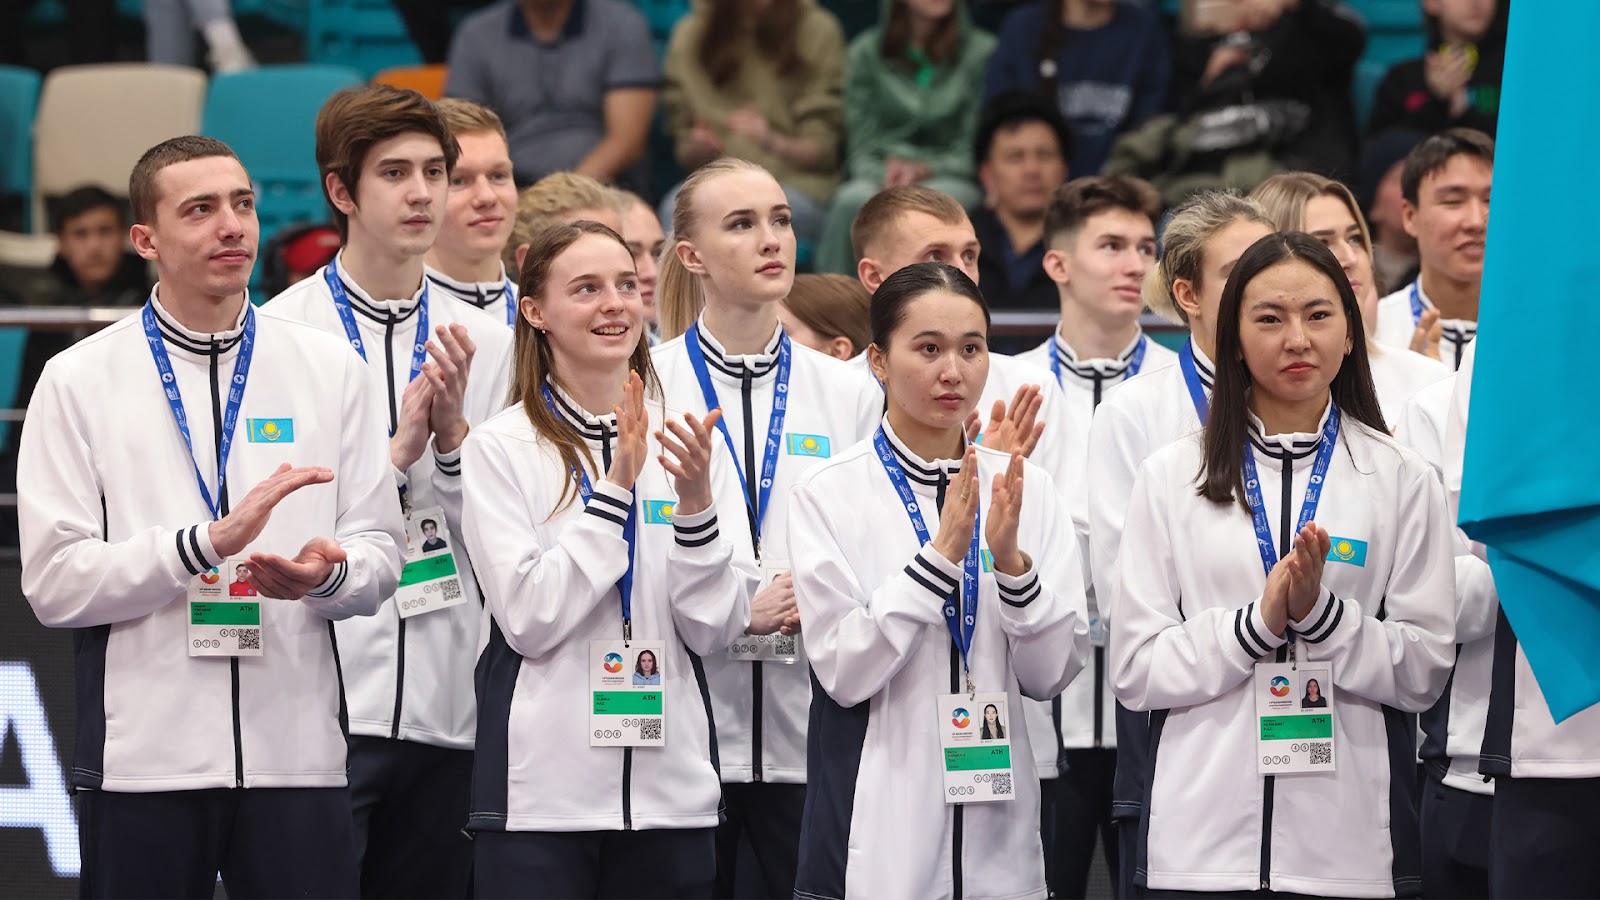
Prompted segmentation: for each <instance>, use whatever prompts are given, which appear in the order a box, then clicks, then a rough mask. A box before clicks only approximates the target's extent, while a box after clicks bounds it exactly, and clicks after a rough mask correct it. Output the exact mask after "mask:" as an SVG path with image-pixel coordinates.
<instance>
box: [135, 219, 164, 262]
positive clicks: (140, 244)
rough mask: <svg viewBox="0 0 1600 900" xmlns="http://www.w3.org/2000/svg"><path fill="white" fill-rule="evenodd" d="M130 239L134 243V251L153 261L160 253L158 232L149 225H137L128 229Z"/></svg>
mask: <svg viewBox="0 0 1600 900" xmlns="http://www.w3.org/2000/svg"><path fill="white" fill-rule="evenodd" d="M128 240H129V241H131V242H132V243H133V252H135V253H137V254H139V256H140V257H142V258H144V259H148V260H151V261H152V262H153V261H154V260H155V259H156V257H157V256H158V255H159V254H158V253H157V252H156V233H155V231H154V230H153V229H151V227H150V226H149V225H135V226H133V227H132V228H130V229H128Z"/></svg>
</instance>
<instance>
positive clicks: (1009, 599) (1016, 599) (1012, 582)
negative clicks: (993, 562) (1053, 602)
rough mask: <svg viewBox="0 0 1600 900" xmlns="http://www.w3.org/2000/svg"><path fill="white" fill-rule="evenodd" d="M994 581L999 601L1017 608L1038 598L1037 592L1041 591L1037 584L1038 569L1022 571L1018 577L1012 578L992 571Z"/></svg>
mask: <svg viewBox="0 0 1600 900" xmlns="http://www.w3.org/2000/svg"><path fill="white" fill-rule="evenodd" d="M994 581H995V584H996V585H997V586H999V588H1000V600H1001V602H1003V603H1005V604H1006V605H1007V606H1015V607H1017V608H1018V609H1021V608H1022V607H1024V606H1027V605H1028V604H1029V603H1032V602H1033V601H1035V600H1037V599H1039V594H1040V593H1042V591H1043V588H1041V587H1040V586H1039V571H1038V569H1031V570H1029V571H1027V572H1024V573H1023V574H1022V576H1021V577H1020V578H1012V577H1011V576H1010V575H1007V574H1006V573H1004V572H998V571H997V572H995V573H994Z"/></svg>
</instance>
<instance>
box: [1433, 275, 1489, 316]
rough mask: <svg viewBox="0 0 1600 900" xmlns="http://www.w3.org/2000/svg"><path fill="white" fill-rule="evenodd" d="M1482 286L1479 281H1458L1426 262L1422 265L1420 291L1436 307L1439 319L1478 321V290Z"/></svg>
mask: <svg viewBox="0 0 1600 900" xmlns="http://www.w3.org/2000/svg"><path fill="white" fill-rule="evenodd" d="M1482 287H1483V283H1482V282H1481V281H1458V280H1456V279H1454V278H1451V277H1450V276H1448V275H1446V274H1444V273H1443V272H1440V271H1439V270H1438V269H1434V268H1430V267H1429V266H1428V264H1427V263H1423V265H1422V292H1423V293H1424V294H1427V295H1428V300H1429V301H1430V302H1431V303H1433V305H1434V306H1435V307H1437V308H1438V310H1439V318H1441V319H1465V320H1467V321H1469V322H1476V321H1478V292H1479V290H1480V289H1481V288H1482Z"/></svg>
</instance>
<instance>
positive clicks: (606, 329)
mask: <svg viewBox="0 0 1600 900" xmlns="http://www.w3.org/2000/svg"><path fill="white" fill-rule="evenodd" d="M590 331H591V333H593V334H598V335H600V336H601V337H621V336H622V335H625V334H627V333H628V326H627V325H623V324H620V323H618V324H611V325H601V326H600V327H598V328H592V329H590Z"/></svg>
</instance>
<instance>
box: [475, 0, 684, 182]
mask: <svg viewBox="0 0 1600 900" xmlns="http://www.w3.org/2000/svg"><path fill="white" fill-rule="evenodd" d="M659 84H660V71H659V69H658V68H657V66H656V51H655V47H654V45H653V44H651V43H650V27H649V25H647V24H646V23H645V20H644V16H642V15H640V14H639V10H638V9H636V8H635V7H634V5H633V4H632V3H629V2H626V0H501V2H499V3H495V4H494V5H492V6H489V7H488V8H486V9H482V10H479V11H478V12H475V13H473V14H472V15H470V16H468V17H467V18H465V19H463V20H462V22H461V27H459V28H457V29H456V33H455V37H454V38H453V39H452V40H451V42H450V77H449V80H448V81H447V83H446V84H445V89H444V90H445V94H446V95H448V96H451V97H460V98H462V99H465V100H472V101H474V102H477V103H481V104H483V105H484V106H487V107H489V108H490V109H492V110H494V111H495V112H497V113H499V114H500V119H501V121H503V122H504V123H505V126H506V134H507V137H508V138H509V142H510V145H511V161H512V163H513V164H514V165H515V167H516V177H517V184H518V185H519V186H521V185H528V184H532V183H533V182H535V181H537V180H539V179H540V178H543V177H544V176H546V175H548V174H550V173H551V172H559V171H563V170H571V171H574V172H578V173H580V174H583V175H589V176H591V177H594V178H600V179H616V180H618V181H621V182H624V183H626V184H629V185H632V186H635V187H643V186H644V185H645V184H646V182H647V180H648V179H647V178H646V174H645V171H644V166H643V160H644V152H645V143H646V140H647V138H648V137H649V133H650V121H651V118H652V117H653V116H654V115H655V108H656V89H657V88H658V87H659Z"/></svg>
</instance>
